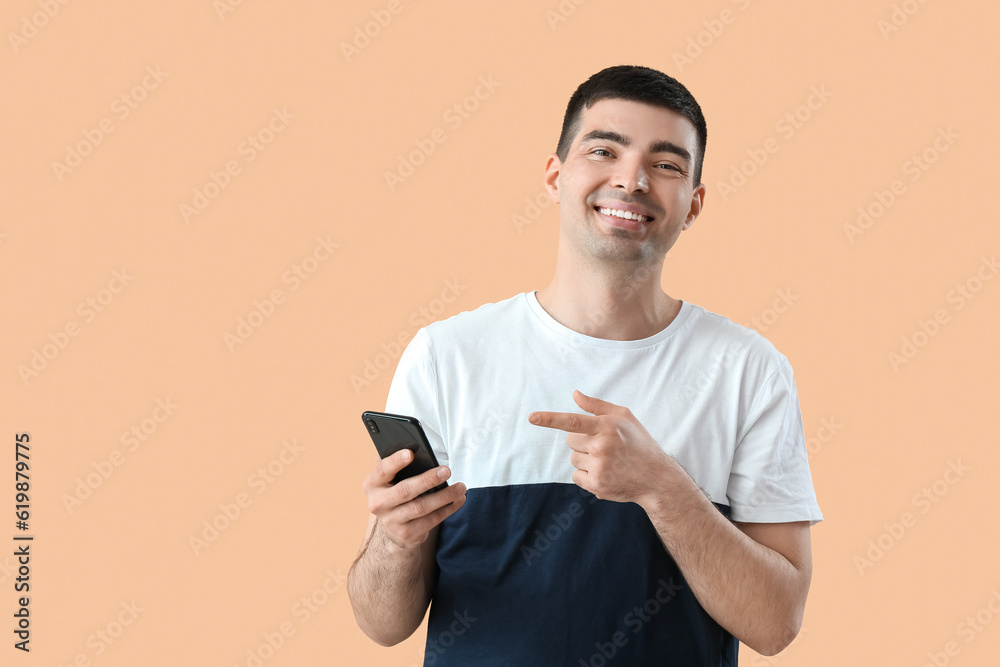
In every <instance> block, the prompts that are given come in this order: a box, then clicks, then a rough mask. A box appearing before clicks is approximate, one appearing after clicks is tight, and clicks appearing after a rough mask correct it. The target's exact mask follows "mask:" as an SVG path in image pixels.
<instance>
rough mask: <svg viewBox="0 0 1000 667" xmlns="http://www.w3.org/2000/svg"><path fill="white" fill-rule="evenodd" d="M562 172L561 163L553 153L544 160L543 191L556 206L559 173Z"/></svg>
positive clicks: (557, 201)
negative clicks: (546, 191)
mask: <svg viewBox="0 0 1000 667" xmlns="http://www.w3.org/2000/svg"><path fill="white" fill-rule="evenodd" d="M560 171H562V161H561V160H560V159H559V156H558V155H556V154H555V153H552V154H551V155H549V157H548V159H546V160H545V189H546V190H548V192H549V197H551V198H552V201H553V202H554V203H556V204H558V203H559V172H560Z"/></svg>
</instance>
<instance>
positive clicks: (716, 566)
mask: <svg viewBox="0 0 1000 667" xmlns="http://www.w3.org/2000/svg"><path fill="white" fill-rule="evenodd" d="M677 468H678V470H679V473H677V474H675V475H674V478H675V479H674V480H672V483H671V484H669V485H667V486H666V488H665V489H664V490H663V491H662V492H660V493H657V494H655V495H651V496H650V497H648V498H645V499H643V502H641V503H640V505H642V506H643V508H644V509H645V510H646V513H647V514H648V515H649V518H650V520H651V521H652V523H653V526H654V527H655V529H656V531H657V533H658V534H659V536H660V539H661V540H662V541H663V544H664V545H665V546H666V548H667V550H668V551H669V552H670V555H671V556H672V557H673V558H674V560H675V561H676V563H677V565H678V567H679V568H680V570H681V572H682V573H683V575H684V578H685V579H686V581H687V582H688V585H690V586H691V590H692V591H693V592H694V594H695V596H696V597H697V598H698V601H699V602H700V603H701V605H702V607H704V609H705V611H707V612H708V613H709V614H710V615H711V616H712V618H714V619H715V620H716V622H718V623H719V625H721V626H722V627H724V628H726V629H727V630H728V631H729V632H731V633H732V634H733V635H734V636H735V637H736V638H737V639H739V640H740V641H742V642H743V643H744V644H746V645H747V646H749V647H750V648H752V649H754V650H755V651H757V652H759V653H763V654H765V655H773V654H775V653H777V652H779V651H781V650H782V649H783V648H784V647H785V646H787V645H788V644H789V643H790V642H791V641H792V639H794V638H795V636H796V635H797V634H798V631H799V628H800V626H801V623H802V614H803V610H804V608H805V600H806V593H807V592H808V588H809V573H808V572H803V571H800V570H799V569H796V567H795V565H793V564H792V563H791V562H789V561H788V560H787V559H786V558H785V557H784V556H782V555H781V554H780V553H778V552H777V551H774V550H773V549H770V548H768V547H766V546H764V545H762V544H759V543H758V542H756V541H754V540H753V539H751V538H750V537H749V536H747V535H746V534H745V533H743V532H742V531H741V530H740V529H739V528H737V527H736V526H735V525H733V524H732V523H731V522H730V521H729V520H728V519H727V518H726V517H725V516H724V515H723V514H722V513H721V512H719V510H718V509H717V508H716V507H715V506H714V505H713V504H712V502H711V501H710V500H709V499H708V498H707V497H706V496H705V495H704V493H702V491H701V489H700V488H698V486H697V485H696V484H695V483H694V481H693V480H691V478H690V477H689V476H688V475H687V473H685V472H684V471H683V470H682V469H680V467H679V466H677Z"/></svg>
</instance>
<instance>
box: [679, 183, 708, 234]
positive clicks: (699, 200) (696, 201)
mask: <svg viewBox="0 0 1000 667" xmlns="http://www.w3.org/2000/svg"><path fill="white" fill-rule="evenodd" d="M705 193H706V190H705V184H704V183H701V184H700V185H698V187H696V188H695V189H694V192H692V193H691V209H690V210H689V211H688V215H687V218H686V219H685V220H684V226H683V227H682V228H681V229H682V230H684V229H687V228H688V227H690V226H691V225H693V224H694V221H695V219H696V218H697V217H698V216H699V215H700V214H701V209H702V207H703V206H704V205H705Z"/></svg>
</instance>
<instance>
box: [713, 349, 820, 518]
mask: <svg viewBox="0 0 1000 667" xmlns="http://www.w3.org/2000/svg"><path fill="white" fill-rule="evenodd" d="M726 495H727V496H728V499H729V505H730V510H731V518H732V519H733V520H734V521H747V522H755V523H786V522H791V521H809V522H810V525H812V524H815V523H818V522H819V521H822V520H823V515H822V513H821V512H820V509H819V505H818V504H817V502H816V493H815V491H814V490H813V484H812V475H811V474H810V472H809V457H808V454H807V451H806V444H805V435H804V433H803V429H802V414H801V412H800V410H799V398H798V392H797V390H796V388H795V378H794V377H793V375H792V367H791V365H790V364H789V363H788V359H787V358H785V357H784V356H783V355H782V356H781V358H780V363H779V364H778V367H777V368H776V369H775V370H774V372H773V373H771V375H770V376H768V378H767V380H766V381H765V382H764V383H763V385H761V387H760V389H759V390H758V392H757V395H756V396H755V398H754V400H753V402H752V404H751V408H750V411H749V412H748V413H747V418H746V421H745V423H744V425H743V427H742V428H741V430H740V434H739V436H738V439H737V444H736V451H735V454H734V456H733V465H732V468H731V470H730V474H729V483H728V487H727V490H726Z"/></svg>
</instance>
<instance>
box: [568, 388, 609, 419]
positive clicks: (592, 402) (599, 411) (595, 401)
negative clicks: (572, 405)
mask: <svg viewBox="0 0 1000 667" xmlns="http://www.w3.org/2000/svg"><path fill="white" fill-rule="evenodd" d="M573 400H574V401H576V404H577V405H579V406H580V407H581V408H583V409H584V410H586V411H587V412H589V413H590V414H592V415H608V414H612V413H613V412H615V411H616V409H617V408H619V407H620V406H618V405H615V404H614V403H610V402H608V401H603V400H601V399H599V398H594V397H593V396H587V395H586V394H585V393H583V392H582V391H580V390H579V389H577V390H576V391H574V392H573Z"/></svg>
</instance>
